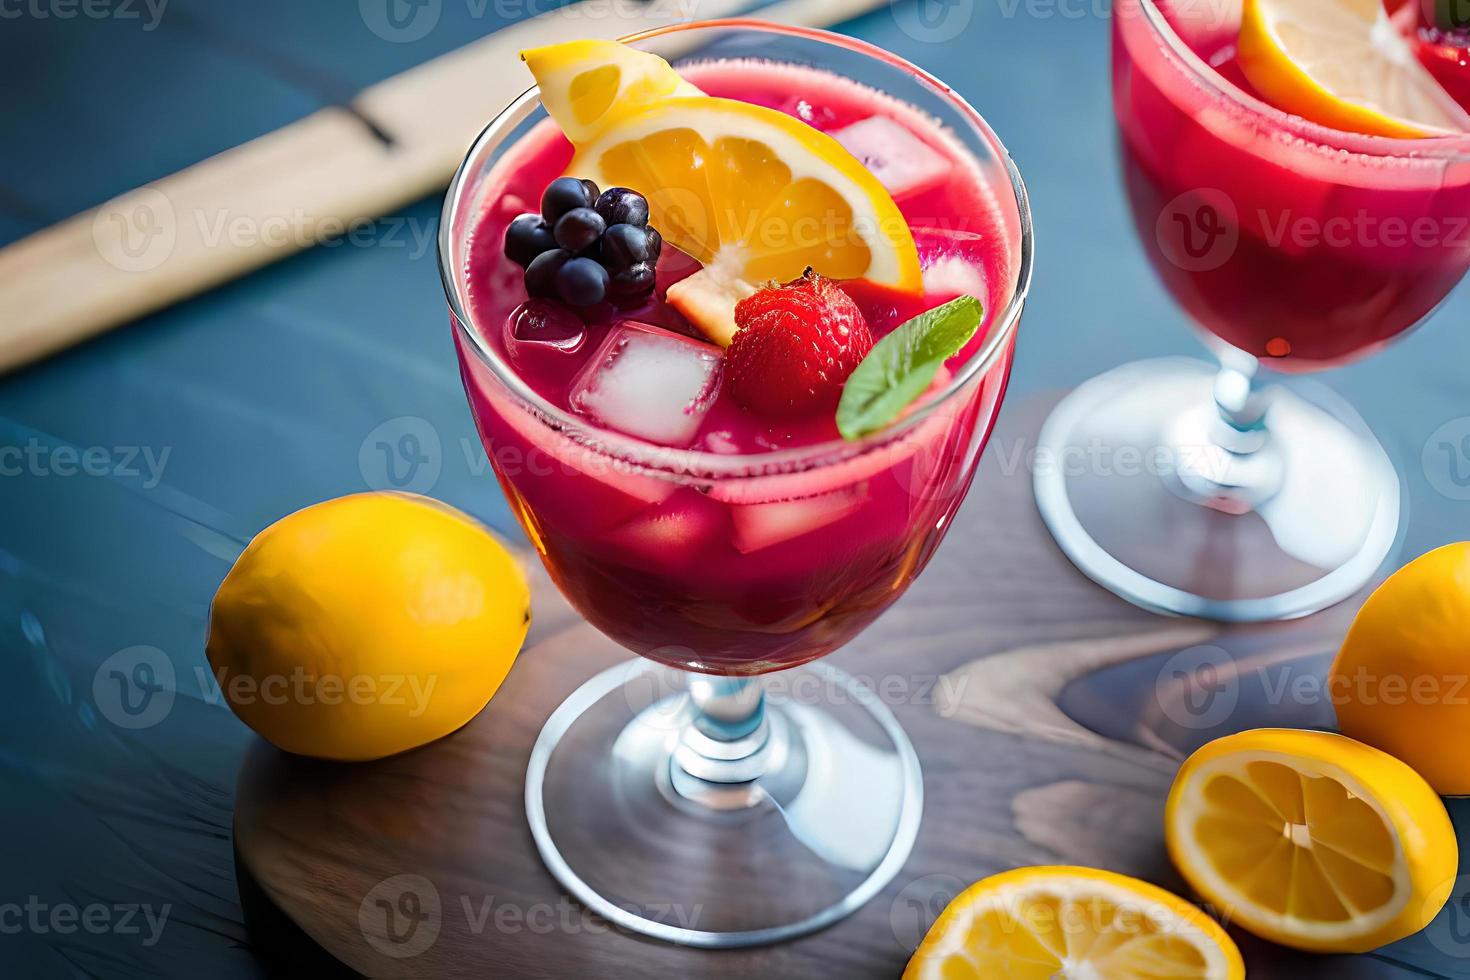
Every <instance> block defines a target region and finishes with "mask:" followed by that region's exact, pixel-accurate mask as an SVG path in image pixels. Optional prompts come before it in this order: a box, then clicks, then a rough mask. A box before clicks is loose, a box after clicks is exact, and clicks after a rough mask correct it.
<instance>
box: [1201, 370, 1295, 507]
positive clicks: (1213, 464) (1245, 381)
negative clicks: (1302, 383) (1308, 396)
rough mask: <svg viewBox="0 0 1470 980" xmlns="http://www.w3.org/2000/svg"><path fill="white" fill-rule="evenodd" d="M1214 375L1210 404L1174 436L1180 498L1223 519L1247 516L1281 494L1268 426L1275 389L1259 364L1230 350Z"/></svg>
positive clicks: (1277, 462)
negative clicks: (1225, 515) (1182, 495)
mask: <svg viewBox="0 0 1470 980" xmlns="http://www.w3.org/2000/svg"><path fill="white" fill-rule="evenodd" d="M1220 361H1221V363H1220V372H1219V374H1217V375H1216V376H1215V386H1214V405H1213V406H1212V407H1203V408H1202V410H1201V411H1200V412H1199V413H1197V414H1196V413H1192V414H1190V415H1186V416H1184V417H1183V418H1181V419H1180V420H1179V422H1178V424H1177V426H1176V428H1175V432H1174V444H1175V446H1174V448H1175V450H1176V458H1177V459H1178V461H1179V465H1178V468H1177V472H1178V475H1179V481H1180V483H1181V484H1182V487H1183V489H1184V492H1185V495H1186V496H1187V497H1189V498H1190V499H1193V500H1195V501H1196V502H1198V503H1201V504H1204V505H1205V506H1207V507H1213V508H1214V509H1216V510H1219V511H1223V512H1225V513H1228V514H1246V513H1249V512H1251V511H1253V510H1255V509H1256V508H1257V507H1259V506H1260V505H1261V504H1263V503H1265V502H1266V501H1267V500H1269V499H1270V498H1271V497H1272V496H1274V495H1275V494H1276V492H1277V491H1278V490H1280V489H1281V481H1282V477H1283V473H1284V470H1283V466H1282V459H1281V455H1280V453H1279V452H1278V451H1277V449H1276V446H1275V444H1274V442H1273V440H1272V439H1271V431H1270V429H1269V428H1268V426H1267V422H1268V420H1269V418H1268V417H1269V414H1270V408H1271V401H1272V398H1273V397H1274V388H1273V387H1272V386H1270V385H1267V384H1265V383H1263V382H1262V380H1261V377H1260V365H1259V362H1258V361H1257V360H1256V359H1255V358H1254V357H1251V356H1250V355H1248V354H1243V353H1241V352H1239V351H1229V352H1227V353H1225V354H1224V355H1222V357H1221V359H1220Z"/></svg>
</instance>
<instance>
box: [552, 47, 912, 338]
mask: <svg viewBox="0 0 1470 980" xmlns="http://www.w3.org/2000/svg"><path fill="white" fill-rule="evenodd" d="M523 57H524V58H525V59H526V63H527V65H529V66H530V68H531V71H532V74H534V75H535V76H536V81H537V82H538V84H539V85H540V87H541V99H542V103H543V104H544V105H545V106H546V109H547V112H548V113H550V115H551V117H552V118H553V119H554V120H555V121H556V122H557V124H558V125H560V126H561V127H562V131H563V132H564V133H566V135H567V138H568V139H570V140H571V141H572V144H573V146H574V147H575V148H576V155H575V156H574V157H573V159H572V163H571V167H570V169H569V171H568V172H569V173H571V174H573V175H575V176H577V177H586V178H590V179H592V180H594V181H596V182H597V183H598V184H599V185H600V186H602V187H612V186H623V187H631V188H633V189H634V190H636V191H638V192H640V193H642V194H643V195H644V196H645V197H647V199H648V204H649V212H650V216H651V221H652V223H653V225H654V226H655V227H657V228H658V230H659V232H660V234H662V235H663V238H664V240H665V241H667V242H669V243H670V244H672V245H674V246H676V247H677V248H678V249H680V250H681V251H683V252H686V253H688V254H689V255H691V256H693V257H694V258H695V259H697V260H698V261H699V262H700V263H701V264H702V265H703V266H704V268H703V269H701V270H700V271H699V272H697V273H695V275H693V276H691V277H689V278H688V279H685V280H683V281H681V282H680V283H677V284H676V285H674V286H672V287H670V288H669V290H668V291H667V299H668V301H669V303H670V305H672V306H674V307H675V308H676V309H678V310H679V311H680V312H681V313H683V314H684V315H685V316H686V317H687V318H688V319H689V320H690V321H691V322H693V323H695V324H696V325H697V326H699V327H700V329H701V330H703V332H704V333H705V334H706V335H708V336H709V338H710V339H711V340H714V341H715V342H717V343H719V344H722V345H724V344H728V343H729V342H730V338H731V336H733V335H734V332H735V322H734V307H735V303H736V301H737V300H739V299H741V298H742V297H744V296H747V295H749V294H750V293H751V292H752V291H753V290H754V289H755V286H754V285H753V284H755V283H761V282H766V281H768V280H777V281H781V282H785V281H789V280H792V279H796V278H798V277H799V276H800V275H801V274H802V273H803V272H804V271H805V270H806V268H807V267H811V268H813V269H815V270H816V271H817V272H819V273H821V274H822V275H825V276H829V277H831V278H834V279H868V280H870V281H872V282H875V283H878V284H881V285H885V286H889V287H891V288H894V289H896V290H900V291H902V292H906V293H911V294H914V293H918V292H920V291H921V290H922V289H923V277H922V273H921V271H920V267H919V256H918V251H917V249H916V248H915V247H914V239H913V235H912V234H911V233H910V231H909V226H908V222H907V221H906V220H905V219H904V216H903V213H902V212H901V211H899V209H898V206H897V205H896V204H894V203H893V198H892V197H890V196H889V194H888V191H887V190H886V189H885V188H884V187H883V185H882V184H881V183H880V182H879V181H878V178H877V177H875V176H873V174H872V173H871V172H869V171H868V170H867V168H865V167H864V166H863V165H862V163H860V162H859V161H858V160H857V158H856V157H854V156H853V155H852V154H851V153H850V152H849V151H848V150H847V149H845V148H844V147H843V146H842V145H841V144H840V143H838V142H837V141H836V140H835V139H833V138H832V137H831V136H828V135H827V134H825V133H823V132H821V131H819V130H817V129H814V128H812V127H811V126H809V125H807V124H806V123H804V122H802V121H801V120H799V119H795V118H793V117H791V116H788V115H786V114H785V113H782V112H778V111H776V110H774V109H768V108H765V107H763V106H757V105H751V104H749V103H746V102H740V101H737V100H733V99H722V98H714V97H711V96H707V95H704V94H702V93H700V92H699V90H698V89H697V88H694V87H693V86H692V85H689V83H687V82H683V81H682V79H680V76H679V75H678V73H677V72H675V71H674V69H673V68H672V67H670V66H669V65H668V63H667V62H664V61H663V60H662V59H660V58H658V57H656V56H654V55H651V54H647V53H645V52H640V51H636V50H634V49H632V48H628V47H626V46H624V45H620V44H616V43H612V42H597V41H573V42H568V43H566V44H560V45H553V46H551V47H548V48H537V49H534V50H531V51H527V52H525V53H524V55H523Z"/></svg>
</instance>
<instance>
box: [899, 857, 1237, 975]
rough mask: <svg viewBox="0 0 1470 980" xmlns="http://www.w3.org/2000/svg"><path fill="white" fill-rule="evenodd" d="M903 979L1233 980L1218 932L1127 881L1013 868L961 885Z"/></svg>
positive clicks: (1163, 896) (1199, 914)
mask: <svg viewBox="0 0 1470 980" xmlns="http://www.w3.org/2000/svg"><path fill="white" fill-rule="evenodd" d="M903 977H904V980H991V978H995V977H1007V978H1009V980H1053V978H1057V977H1079V978H1080V977H1088V978H1093V980H1140V978H1144V977H1150V978H1159V980H1162V978H1170V980H1243V978H1244V977H1245V965H1244V963H1243V962H1242V960H1241V957H1240V951H1239V950H1238V949H1236V947H1235V943H1233V942H1232V941H1231V940H1230V937H1229V936H1227V935H1226V934H1225V930H1223V929H1221V928H1220V926H1219V925H1218V924H1217V923H1216V922H1215V920H1213V919H1211V918H1210V917H1209V916H1208V915H1206V914H1205V913H1204V912H1203V911H1201V910H1200V909H1198V908H1196V907H1195V906H1193V905H1191V904H1190V903H1188V902H1186V901H1185V900H1184V899H1182V898H1180V897H1178V896H1177V895H1172V894H1170V893H1169V892H1166V891H1164V890H1163V889H1162V888H1158V887H1156V886H1154V885H1150V884H1148V883H1147V882H1143V881H1139V880H1137V879H1136V878H1129V877H1127V876H1125V875H1120V874H1114V873H1113V872H1111V871H1099V870H1097V869H1094V868H1074V867H1037V868H1017V869H1016V870H1014V871H1007V872H1004V873H1003V874H998V875H994V876H992V877H990V878H986V879H984V880H983V881H980V882H977V883H976V884H974V885H971V886H970V887H969V888H967V889H965V891H963V892H961V893H960V895H959V896H958V897H957V898H956V899H955V900H954V901H953V902H951V903H950V904H949V907H948V908H946V909H945V910H944V912H943V914H942V915H940V917H939V918H938V919H937V920H936V921H935V923H934V925H933V926H932V927H931V928H930V929H929V934H928V935H927V936H925V937H924V941H923V942H922V943H921V944H920V945H919V948H918V950H916V951H915V952H914V956H913V958H912V959H911V960H910V961H909V965H908V969H907V970H905V971H904V974H903Z"/></svg>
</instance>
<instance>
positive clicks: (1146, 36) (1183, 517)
mask: <svg viewBox="0 0 1470 980" xmlns="http://www.w3.org/2000/svg"><path fill="white" fill-rule="evenodd" d="M1112 31H1113V33H1112V43H1113V78H1112V83H1113V106H1114V111H1115V114H1116V117H1117V123H1118V130H1119V137H1120V138H1119V146H1120V151H1121V159H1122V169H1123V176H1124V182H1125V185H1126V188H1127V194H1128V200H1129V204H1130V205H1131V208H1132V212H1133V219H1134V224H1135V226H1136V230H1137V233H1138V236H1139V239H1140V241H1141V242H1142V244H1143V247H1144V250H1145V252H1146V253H1147V255H1148V257H1149V259H1150V262H1151V264H1152V265H1153V267H1154V269H1155V270H1156V271H1157V273H1158V275H1159V276H1160V278H1161V279H1162V280H1163V282H1164V284H1165V285H1166V286H1167V287H1168V290H1169V292H1170V293H1172V294H1173V296H1174V297H1175V299H1177V300H1178V302H1179V303H1180V305H1181V306H1182V307H1183V308H1184V310H1185V312H1186V313H1187V314H1188V315H1189V317H1190V319H1192V320H1193V321H1194V323H1195V324H1196V325H1197V326H1199V327H1200V328H1202V330H1203V331H1204V334H1205V339H1206V341H1207V343H1208V346H1209V347H1210V349H1211V352H1212V353H1213V354H1214V355H1215V356H1216V358H1217V359H1218V361H1219V363H1218V364H1206V363H1201V362H1197V361H1190V360H1186V359H1182V358H1170V359H1160V360H1156V361H1145V362H1139V363H1136V364H1130V365H1124V366H1122V367H1119V368H1117V369H1115V370H1113V371H1110V372H1107V373H1106V374H1103V375H1100V376H1099V377H1097V378H1094V379H1092V380H1091V381H1089V382H1087V383H1086V384H1084V385H1083V386H1082V387H1080V388H1079V389H1078V390H1077V391H1076V392H1074V393H1073V394H1072V395H1070V396H1069V397H1068V398H1066V399H1065V400H1064V401H1063V402H1062V403H1061V404H1060V405H1059V406H1058V408H1057V410H1056V411H1055V412H1054V413H1053V414H1052V416H1051V417H1050V418H1049V419H1048V421H1047V424H1046V425H1045V426H1044V428H1043V430H1042V435H1041V440H1040V442H1041V451H1042V453H1043V454H1044V455H1045V457H1046V458H1048V459H1051V458H1055V459H1063V460H1065V459H1075V458H1085V459H1089V460H1098V461H1100V462H1098V463H1096V464H1095V465H1091V466H1087V467H1083V468H1082V469H1081V471H1076V472H1062V471H1061V470H1060V469H1059V468H1057V467H1052V468H1050V469H1045V470H1038V471H1037V473H1036V478H1035V483H1036V494H1037V500H1038V503H1039V505H1040V509H1041V512H1042V516H1043V517H1044V518H1045V520H1046V522H1047V524H1048V526H1049V527H1050V528H1051V530H1052V533H1053V535H1054V536H1055V538H1056V539H1057V542H1058V543H1059V544H1060V545H1061V547H1062V549H1063V550H1064V551H1065V552H1066V553H1067V555H1068V556H1069V557H1070V558H1071V559H1072V560H1073V561H1074V562H1075V563H1076V564H1077V565H1078V567H1079V568H1081V569H1082V570H1083V571H1084V572H1086V573H1087V574H1088V575H1089V576H1091V577H1092V578H1093V579H1095V580H1096V581H1098V582H1100V583H1101V584H1103V585H1105V586H1107V587H1108V588H1110V589H1112V590H1113V591H1115V592H1117V593H1118V594H1119V595H1122V596H1124V597H1126V598H1128V599H1130V600H1132V601H1134V602H1136V603H1138V604H1139V605H1142V606H1144V607H1146V608H1149V609H1154V610H1158V611H1162V612H1169V613H1175V614H1181V615H1189V616H1199V617H1207V618H1214V619H1220V620H1225V621H1232V622H1235V621H1256V620H1273V619H1286V618H1291V617H1295V616H1302V615H1306V614H1307V613H1310V612H1314V611H1316V610H1318V609H1321V608H1323V607H1325V606H1328V605H1331V604H1332V603H1335V602H1338V601H1341V600H1342V599H1345V598H1347V597H1348V596H1350V595H1352V594H1353V593H1354V592H1356V591H1357V590H1358V589H1360V588H1362V586H1363V585H1364V584H1365V583H1366V582H1368V581H1369V580H1370V579H1371V578H1372V577H1373V575H1374V574H1375V573H1376V571H1377V569H1378V567H1379V565H1380V564H1381V563H1382V561H1383V559H1384V558H1385V557H1386V555H1387V554H1388V552H1389V549H1390V548H1391V546H1392V544H1393V541H1394V538H1395V533H1396V531H1397V525H1398V519H1399V484H1398V478H1397V476H1396V474H1395V473H1394V471H1393V467H1392V464H1391V463H1390V462H1389V460H1388V458H1387V456H1386V455H1385V454H1384V452H1383V450H1382V448H1381V447H1380V446H1379V445H1378V443H1377V441H1376V440H1375V439H1374V437H1373V435H1372V432H1371V430H1369V428H1368V427H1367V425H1366V424H1365V423H1364V422H1363V421H1362V420H1361V419H1359V418H1357V416H1356V415H1355V414H1354V413H1353V411H1352V409H1351V408H1350V407H1349V406H1348V405H1346V404H1345V403H1343V402H1342V400H1341V399H1340V398H1338V397H1336V396H1335V395H1333V394H1332V392H1331V391H1329V390H1327V389H1325V388H1323V387H1322V386H1320V385H1316V384H1313V383H1312V382H1310V381H1308V380H1304V379H1292V380H1291V381H1290V382H1289V383H1288V382H1287V381H1286V380H1285V379H1283V378H1276V379H1274V380H1273V378H1272V372H1273V371H1274V372H1282V373H1285V374H1302V373H1305V372H1310V371H1315V370H1320V369H1324V368H1331V367H1335V366H1338V365H1341V364H1344V363H1347V362H1349V361H1351V360H1354V359H1356V358H1360V357H1364V356H1366V355H1368V354H1370V353H1372V352H1374V351H1375V350H1377V349H1379V348H1380V347H1382V346H1383V345H1384V344H1386V343H1387V342H1388V341H1390V340H1392V339H1393V338H1395V337H1398V336H1400V335H1401V334H1403V333H1405V332H1406V331H1408V330H1409V329H1411V328H1412V327H1413V326H1415V325H1416V324H1417V323H1419V322H1421V321H1422V320H1423V319H1424V318H1425V317H1426V316H1428V315H1429V314H1430V312H1431V311H1432V310H1433V309H1434V308H1435V306H1436V305H1437V304H1438V303H1439V302H1440V301H1441V300H1442V299H1444V297H1445V295H1446V294H1447V293H1448V292H1449V291H1450V290H1451V288H1453V287H1454V285H1455V283H1457V282H1458V281H1459V280H1460V279H1461V278H1462V277H1463V276H1464V274H1465V271H1466V268H1467V267H1470V114H1466V112H1465V110H1464V109H1463V108H1462V107H1461V106H1460V105H1459V104H1458V103H1457V102H1456V101H1455V100H1454V99H1453V98H1452V97H1451V95H1450V93H1449V92H1447V91H1446V90H1445V89H1444V88H1443V87H1442V85H1441V84H1440V83H1439V82H1438V81H1436V78H1438V77H1439V76H1438V75H1437V74H1435V73H1434V72H1433V71H1432V69H1431V68H1430V67H1428V66H1427V65H1422V64H1420V61H1419V58H1420V57H1422V56H1421V55H1418V54H1416V51H1418V50H1419V49H1417V48H1416V47H1415V46H1414V45H1413V44H1411V43H1410V38H1409V37H1408V35H1407V34H1406V33H1405V31H1404V28H1403V26H1402V25H1400V24H1398V23H1397V22H1396V21H1394V20H1393V19H1392V18H1390V16H1389V13H1388V12H1387V10H1380V9H1379V8H1378V6H1377V4H1376V3H1375V2H1372V0H1369V2H1366V3H1365V2H1360V0H1322V2H1317V0H1312V2H1302V0H1122V2H1121V3H1120V4H1119V5H1118V7H1117V9H1116V11H1115V14H1114V18H1113V28H1112ZM1137 458H1143V459H1147V460H1150V464H1151V465H1150V466H1148V467H1137V466H1126V465H1121V464H1120V462H1119V461H1122V462H1123V463H1126V462H1127V461H1129V460H1132V459H1137Z"/></svg>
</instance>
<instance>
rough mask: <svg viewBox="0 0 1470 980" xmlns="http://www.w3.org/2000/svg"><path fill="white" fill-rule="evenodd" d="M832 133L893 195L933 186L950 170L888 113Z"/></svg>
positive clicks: (938, 153)
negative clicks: (888, 115) (889, 116)
mask: <svg viewBox="0 0 1470 980" xmlns="http://www.w3.org/2000/svg"><path fill="white" fill-rule="evenodd" d="M832 136H833V138H834V139H836V140H837V142H839V143H841V144H842V145H843V146H844V147H846V148H847V151H848V152H849V153H851V154H852V155H853V156H855V157H857V158H858V159H859V160H861V161H862V163H863V166H865V167H867V168H868V170H869V171H871V172H872V174H873V176H874V177H877V178H878V182H879V183H880V184H882V185H883V186H884V187H886V188H887V189H888V193H890V194H892V195H893V196H894V197H895V198H900V197H903V196H904V195H906V194H914V193H917V192H919V191H922V190H927V189H929V188H930V187H933V186H934V185H935V184H937V183H939V182H940V181H941V180H943V179H944V177H945V175H946V174H948V173H949V170H950V162H949V160H948V159H946V158H945V156H944V154H942V153H940V152H939V151H937V150H935V149H933V148H932V147H930V146H929V144H928V143H925V142H924V141H923V140H921V139H919V137H917V136H915V135H914V134H913V133H912V132H910V131H909V130H908V129H906V128H905V127H904V126H902V125H901V124H899V123H896V122H894V121H893V120H892V119H889V118H888V117H887V116H869V117H868V118H867V119H861V120H859V121H857V122H855V123H853V124H852V125H851V126H845V127H843V128H842V129H839V130H837V131H836V132H834V133H833V134H832Z"/></svg>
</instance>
